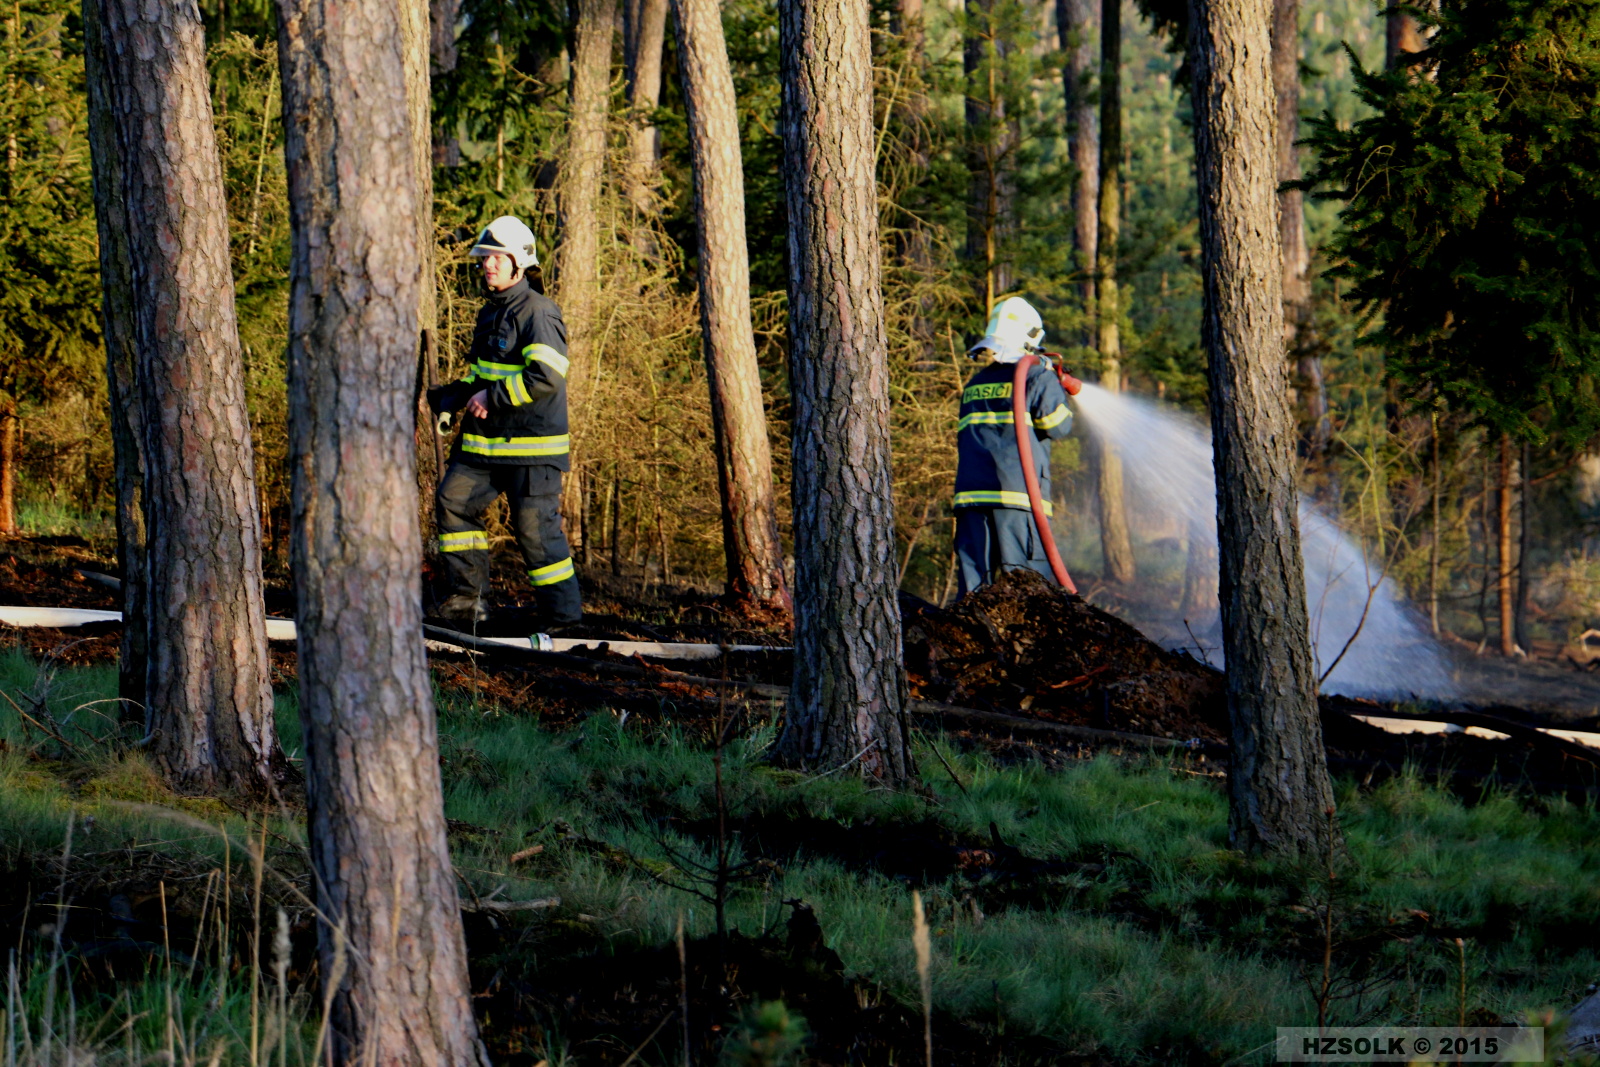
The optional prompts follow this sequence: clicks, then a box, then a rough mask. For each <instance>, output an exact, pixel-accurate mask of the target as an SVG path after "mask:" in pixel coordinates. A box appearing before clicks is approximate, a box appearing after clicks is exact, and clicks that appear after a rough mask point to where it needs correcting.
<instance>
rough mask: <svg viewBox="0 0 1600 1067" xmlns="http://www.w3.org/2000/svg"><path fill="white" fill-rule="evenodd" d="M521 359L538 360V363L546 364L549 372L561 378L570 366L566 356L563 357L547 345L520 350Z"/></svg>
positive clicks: (565, 374) (530, 346)
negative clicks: (551, 371) (553, 372)
mask: <svg viewBox="0 0 1600 1067" xmlns="http://www.w3.org/2000/svg"><path fill="white" fill-rule="evenodd" d="M522 358H524V359H527V360H538V361H539V362H540V363H544V364H548V365H549V367H550V369H551V370H553V371H555V372H556V373H557V374H559V375H561V376H562V377H563V378H565V377H566V376H567V368H568V367H569V366H571V363H570V362H568V360H567V357H566V356H563V355H562V354H561V353H560V352H557V351H556V350H555V349H553V348H551V347H550V346H549V345H529V346H528V347H527V348H524V349H523V350H522Z"/></svg>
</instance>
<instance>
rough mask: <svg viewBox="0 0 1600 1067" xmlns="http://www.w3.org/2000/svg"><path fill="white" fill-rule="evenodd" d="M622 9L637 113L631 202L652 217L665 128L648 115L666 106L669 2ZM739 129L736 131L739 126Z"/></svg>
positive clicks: (630, 3)
mask: <svg viewBox="0 0 1600 1067" xmlns="http://www.w3.org/2000/svg"><path fill="white" fill-rule="evenodd" d="M622 11H623V19H622V56H623V68H624V70H625V72H626V74H627V79H628V107H629V108H630V109H631V110H632V112H633V123H632V125H631V126H630V127H629V129H628V200H629V202H630V203H631V204H632V205H633V208H634V210H635V211H637V212H639V213H640V214H642V215H653V214H655V211H656V205H655V189H654V179H655V174H656V166H657V161H658V160H659V159H660V158H661V131H660V130H658V129H657V128H656V126H655V123H653V122H651V121H650V120H649V117H648V116H649V115H650V113H651V112H653V111H655V109H656V108H657V107H659V106H660V104H661V52H662V46H663V45H664V44H665V41H666V36H667V32H666V31H667V0H625V2H624V3H623V6H622ZM720 37H721V24H720V23H719V24H718V38H719V39H720ZM680 47H682V46H681V45H680ZM723 51H724V52H726V49H724V50H723ZM730 78H731V75H730ZM734 131H735V133H737V131H738V127H737V126H735V127H734Z"/></svg>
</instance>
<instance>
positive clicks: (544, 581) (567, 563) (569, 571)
mask: <svg viewBox="0 0 1600 1067" xmlns="http://www.w3.org/2000/svg"><path fill="white" fill-rule="evenodd" d="M576 573H577V571H576V570H574V569H573V567H572V557H571V556H568V557H567V558H566V559H564V560H562V561H561V562H559V563H552V564H550V565H549V566H547V567H540V568H539V569H538V570H532V571H529V572H528V580H529V581H530V582H532V583H533V584H534V585H555V584H556V583H557V582H564V581H566V580H567V579H568V578H571V577H572V576H573V575H574V574H576Z"/></svg>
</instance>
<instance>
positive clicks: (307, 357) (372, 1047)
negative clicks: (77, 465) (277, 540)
mask: <svg viewBox="0 0 1600 1067" xmlns="http://www.w3.org/2000/svg"><path fill="white" fill-rule="evenodd" d="M402 17H403V16H402V14H401V13H400V12H399V11H398V10H397V9H396V7H395V6H394V5H392V4H388V3H385V2H384V0H338V2H335V0H280V2H279V4H278V54H279V64H280V66H281V68H282V71H283V114H284V119H285V127H286V130H287V142H286V158H287V163H288V176H289V203H290V222H291V228H292V242H291V258H290V302H289V454H290V464H291V467H292V472H293V478H292V483H291V504H292V509H293V524H292V525H293V528H292V538H291V559H292V563H293V568H294V578H295V587H296V592H297V601H296V606H295V622H296V625H297V627H298V629H299V634H300V642H299V659H300V692H301V698H300V715H301V721H302V723H303V725H304V731H305V737H306V764H305V771H306V800H307V824H308V829H309V835H310V839H311V860H312V865H313V867H314V869H315V871H316V875H317V885H318V893H317V896H318V906H319V908H320V910H321V913H322V914H323V915H324V916H326V921H325V922H323V923H322V924H321V925H320V926H319V950H320V958H321V970H322V974H323V975H324V977H325V979H326V977H327V976H330V975H333V974H335V973H336V972H339V971H341V970H342V972H343V975H344V978H343V982H342V983H341V985H340V987H339V989H338V991H337V994H336V995H335V997H334V1010H333V1027H334V1031H335V1036H334V1041H333V1058H334V1060H335V1061H336V1062H339V1063H347V1064H356V1063H362V1064H365V1063H368V1062H370V1063H375V1064H380V1065H384V1067H389V1065H416V1067H424V1065H426V1067H433V1065H451V1067H459V1065H478V1064H485V1063H486V1062H487V1057H486V1055H485V1053H484V1050H483V1047H482V1045H481V1043H480V1042H479V1040H478V1034H477V1025H476V1023H475V1022H474V1020H473V1017H472V1010H471V1002H470V999H469V989H468V985H467V961H466V946H465V943H464V941H463V938H462V932H461V913H460V902H459V900H458V899H457V896H456V884H455V875H454V872H453V870H452V868H451V864H450V853H449V850H448V847H447V845H446V841H445V822H444V803H443V797H442V793H441V788H440V779H439V753H438V737H437V727H436V724H435V719H434V711H433V702H432V694H431V689H430V685H429V682H428V675H427V664H426V662H425V659H424V652H423V644H422V617H421V588H420V580H419V568H420V564H421V558H420V545H419V543H418V538H417V531H416V519H415V515H414V513H413V511H412V508H411V494H412V493H413V492H414V491H415V470H414V467H413V456H414V448H413V439H412V434H411V429H412V411H413V406H412V388H413V386H414V384H415V381H416V367H417V363H416V359H417V348H416V346H417V334H418V326H417V315H418V306H419V301H418V286H419V284H420V277H419V274H420V267H419V264H420V263H421V256H420V254H419V249H418V248H417V243H418V234H419V232H420V228H419V225H418V219H417V210H418V209H417V205H418V196H417V190H418V177H417V174H416V168H417V152H416V148H415V141H414V139H413V131H412V128H411V111H410V106H409V104H408V99H407V93H406V57H405V55H404V45H403V42H402V36H401V34H402V27H401V25H400V19H401V18H402Z"/></svg>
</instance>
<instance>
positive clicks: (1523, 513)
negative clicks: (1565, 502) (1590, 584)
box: [1516, 441, 1533, 655]
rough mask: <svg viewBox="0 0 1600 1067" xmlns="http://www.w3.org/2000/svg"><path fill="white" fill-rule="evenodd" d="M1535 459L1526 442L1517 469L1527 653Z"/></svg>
mask: <svg viewBox="0 0 1600 1067" xmlns="http://www.w3.org/2000/svg"><path fill="white" fill-rule="evenodd" d="M1532 459H1533V449H1532V447H1531V446H1529V444H1528V442H1526V441H1524V442H1522V460H1521V463H1520V464H1519V465H1518V468H1517V490H1518V491H1517V619H1516V635H1517V644H1519V645H1521V646H1522V650H1523V651H1524V652H1527V653H1529V654H1530V655H1531V654H1532V653H1533V639H1532V637H1531V635H1530V634H1529V633H1528V579H1529V573H1528V543H1529V541H1530V540H1531V538H1532V537H1533V531H1532V524H1531V523H1530V522H1529V521H1528V520H1529V519H1530V518H1531V515H1530V514H1529V512H1530V508H1531V506H1532V503H1533V500H1532V497H1533V493H1532V492H1531V490H1532V488H1533V481H1532V479H1530V478H1529V477H1528V471H1529V467H1530V461H1531V460H1532Z"/></svg>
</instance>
